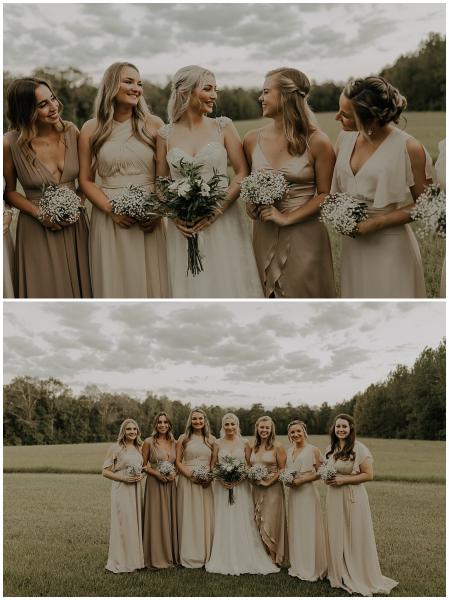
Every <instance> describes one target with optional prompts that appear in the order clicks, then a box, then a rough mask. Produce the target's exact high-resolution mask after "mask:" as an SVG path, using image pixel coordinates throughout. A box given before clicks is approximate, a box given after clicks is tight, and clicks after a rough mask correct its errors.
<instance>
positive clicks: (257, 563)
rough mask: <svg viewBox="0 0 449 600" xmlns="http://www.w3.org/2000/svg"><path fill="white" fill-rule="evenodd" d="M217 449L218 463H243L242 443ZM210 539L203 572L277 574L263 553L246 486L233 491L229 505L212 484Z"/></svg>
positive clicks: (222, 492) (216, 483)
mask: <svg viewBox="0 0 449 600" xmlns="http://www.w3.org/2000/svg"><path fill="white" fill-rule="evenodd" d="M220 442H221V440H218V441H217V444H218V446H219V452H218V460H220V458H223V457H224V456H232V457H234V458H238V459H240V460H243V461H244V460H245V447H244V443H243V441H241V442H240V441H238V442H236V443H235V444H234V446H233V448H232V450H231V451H230V450H229V449H227V448H226V449H225V448H223V447H220ZM212 485H213V486H214V488H213V490H214V514H215V524H214V538H213V542H212V552H211V555H210V560H209V562H207V563H206V566H205V568H206V571H208V572H209V573H221V574H223V575H240V574H243V573H251V574H256V575H257V574H260V575H267V574H268V573H278V572H279V567H277V566H276V565H275V564H274V563H273V562H272V560H271V558H270V557H269V556H268V554H267V553H266V552H265V548H264V546H263V544H262V541H261V539H260V535H259V531H258V529H257V526H256V523H255V521H254V505H253V500H252V497H251V489H250V484H249V483H248V482H247V481H244V482H243V483H241V484H240V485H237V486H236V487H235V488H234V499H235V502H234V504H229V493H228V490H227V489H226V488H225V487H224V486H223V485H222V484H221V483H220V482H219V481H214V483H213V484H212Z"/></svg>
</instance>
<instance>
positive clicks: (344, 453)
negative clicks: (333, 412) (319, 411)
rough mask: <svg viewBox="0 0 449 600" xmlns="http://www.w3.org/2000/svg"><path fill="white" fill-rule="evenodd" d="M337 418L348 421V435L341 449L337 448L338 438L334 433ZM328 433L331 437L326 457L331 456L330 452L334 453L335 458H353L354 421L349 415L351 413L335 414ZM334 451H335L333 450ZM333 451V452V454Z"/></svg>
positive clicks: (338, 445)
mask: <svg viewBox="0 0 449 600" xmlns="http://www.w3.org/2000/svg"><path fill="white" fill-rule="evenodd" d="M338 419H344V420H345V421H347V422H348V423H349V428H350V429H349V435H348V437H347V438H346V439H345V444H344V446H343V448H342V449H341V450H339V448H340V444H339V439H338V437H337V435H336V433H335V424H336V422H337V421H338ZM329 435H330V438H331V447H330V450H329V452H326V458H329V456H332V454H333V455H334V459H335V460H338V459H340V460H354V458H355V452H354V444H355V423H354V418H353V417H351V415H347V414H346V413H340V414H339V415H337V416H336V417H335V419H334V421H333V423H332V427H331V428H330V431H329ZM335 451H336V452H335ZM334 452H335V454H334Z"/></svg>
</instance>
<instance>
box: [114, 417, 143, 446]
mask: <svg viewBox="0 0 449 600" xmlns="http://www.w3.org/2000/svg"><path fill="white" fill-rule="evenodd" d="M129 423H133V424H134V425H135V426H136V427H137V437H136V439H135V440H134V441H133V444H134V446H136V448H137V449H139V448H140V447H141V446H142V444H143V442H142V439H141V437H140V435H141V434H140V427H139V425H138V424H137V422H136V421H135V420H134V419H125V420H124V421H123V423H122V424H121V425H120V431H119V432H118V437H117V443H118V444H119V445H120V446H123V447H125V446H126V443H125V438H126V431H125V430H126V426H127V425H128V424H129Z"/></svg>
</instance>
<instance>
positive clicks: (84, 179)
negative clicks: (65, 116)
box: [78, 119, 134, 229]
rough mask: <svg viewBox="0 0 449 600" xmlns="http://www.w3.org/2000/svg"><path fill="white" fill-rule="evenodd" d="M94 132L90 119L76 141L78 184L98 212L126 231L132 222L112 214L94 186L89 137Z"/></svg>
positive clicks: (107, 203) (109, 204)
mask: <svg viewBox="0 0 449 600" xmlns="http://www.w3.org/2000/svg"><path fill="white" fill-rule="evenodd" d="M94 130H95V120H94V119H91V120H90V121H87V123H84V125H83V126H82V128H81V133H80V135H79V139H78V155H79V163H80V174H79V184H80V188H81V191H82V192H83V193H84V194H85V195H86V197H87V198H88V199H89V200H90V201H91V202H92V204H94V205H95V206H96V207H97V208H98V209H99V210H101V211H103V212H104V213H106V214H107V215H109V216H110V217H111V219H112V220H113V221H114V223H116V224H117V225H119V227H123V228H125V229H128V228H129V227H131V225H133V223H134V220H133V219H131V218H130V217H126V216H125V215H116V214H114V213H113V212H112V205H111V202H110V200H109V198H108V197H107V196H106V194H105V193H104V192H102V190H100V188H99V187H98V186H97V185H96V184H95V172H94V171H93V169H92V166H91V165H92V153H91V144H90V140H91V136H92V134H93V132H94Z"/></svg>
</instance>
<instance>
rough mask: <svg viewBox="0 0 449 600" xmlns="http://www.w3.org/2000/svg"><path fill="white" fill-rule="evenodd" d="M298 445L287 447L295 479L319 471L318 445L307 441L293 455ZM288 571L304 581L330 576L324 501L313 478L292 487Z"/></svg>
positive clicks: (290, 467)
mask: <svg viewBox="0 0 449 600" xmlns="http://www.w3.org/2000/svg"><path fill="white" fill-rule="evenodd" d="M294 449H295V448H294V446H291V447H290V448H289V449H288V450H287V466H286V468H287V469H288V470H289V471H290V470H291V471H295V472H296V474H295V478H296V477H298V476H299V475H300V474H302V475H305V474H306V473H307V474H310V473H311V472H313V473H314V472H315V465H314V463H315V455H314V452H313V450H314V448H313V446H311V445H310V444H307V445H306V446H305V447H304V448H303V449H302V450H300V451H299V453H298V454H297V456H296V457H295V458H293V451H294ZM287 517H288V548H289V558H290V569H289V570H288V574H289V575H292V576H293V577H298V578H299V579H303V580H304V581H317V580H318V579H322V578H323V577H324V576H325V575H326V571H327V561H326V540H325V537H324V525H323V516H322V513H321V503H320V497H319V494H318V490H317V489H316V486H315V483H314V482H312V481H310V482H309V483H304V484H302V485H300V486H299V487H291V488H289V490H288V510H287Z"/></svg>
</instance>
